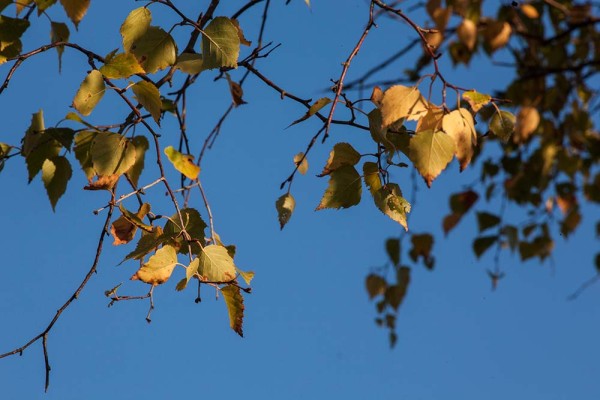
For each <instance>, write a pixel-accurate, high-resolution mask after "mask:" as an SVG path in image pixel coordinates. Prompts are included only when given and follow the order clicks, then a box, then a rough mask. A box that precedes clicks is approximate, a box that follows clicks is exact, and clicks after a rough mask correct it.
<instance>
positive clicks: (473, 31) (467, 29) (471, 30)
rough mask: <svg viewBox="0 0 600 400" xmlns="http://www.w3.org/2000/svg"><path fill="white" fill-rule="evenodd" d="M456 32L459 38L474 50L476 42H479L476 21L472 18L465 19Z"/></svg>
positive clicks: (468, 47)
mask: <svg viewBox="0 0 600 400" xmlns="http://www.w3.org/2000/svg"><path fill="white" fill-rule="evenodd" d="M456 33H457V35H458V40H460V42H461V43H462V44H464V45H465V47H466V48H467V49H469V50H473V49H474V48H475V44H476V43H477V25H475V22H473V21H471V20H470V19H467V18H465V19H463V21H462V22H461V24H460V25H459V26H458V28H457V29H456Z"/></svg>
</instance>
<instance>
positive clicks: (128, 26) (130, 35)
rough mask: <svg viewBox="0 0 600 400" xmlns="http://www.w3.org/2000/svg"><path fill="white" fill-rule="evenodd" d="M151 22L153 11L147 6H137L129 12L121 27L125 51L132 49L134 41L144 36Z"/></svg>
mask: <svg viewBox="0 0 600 400" xmlns="http://www.w3.org/2000/svg"><path fill="white" fill-rule="evenodd" d="M151 22H152V13H151V12H150V10H149V9H148V8H147V7H140V8H136V9H135V10H133V11H131V12H130V13H129V15H128V16H127V18H125V21H124V22H123V24H122V25H121V29H120V32H121V37H122V38H123V50H125V52H130V51H131V46H132V45H133V43H134V42H135V41H136V40H138V39H139V38H141V37H142V36H144V34H145V33H146V31H147V30H148V28H149V27H150V23H151Z"/></svg>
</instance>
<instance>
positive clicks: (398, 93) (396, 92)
mask: <svg viewBox="0 0 600 400" xmlns="http://www.w3.org/2000/svg"><path fill="white" fill-rule="evenodd" d="M380 109H381V117H382V128H387V127H388V126H390V125H392V124H393V123H394V122H396V121H398V120H399V119H402V118H406V119H408V120H409V121H410V120H418V119H419V118H421V117H422V116H423V115H424V114H425V113H427V109H428V107H427V100H425V98H424V97H423V96H422V95H421V92H419V89H418V88H417V87H407V86H402V85H396V86H392V87H390V88H389V89H387V90H386V91H385V92H384V93H383V99H382V100H381V108H380Z"/></svg>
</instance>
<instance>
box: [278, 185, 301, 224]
mask: <svg viewBox="0 0 600 400" xmlns="http://www.w3.org/2000/svg"><path fill="white" fill-rule="evenodd" d="M294 207H296V201H295V200H294V198H293V197H292V195H291V194H289V193H287V194H284V195H283V196H281V197H280V198H279V199H277V201H276V202H275V208H276V209H277V215H278V217H279V226H280V227H281V229H283V227H284V226H285V224H287V223H288V221H289V220H290V218H291V217H292V213H293V212H294Z"/></svg>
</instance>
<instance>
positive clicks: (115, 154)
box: [90, 132, 136, 175]
mask: <svg viewBox="0 0 600 400" xmlns="http://www.w3.org/2000/svg"><path fill="white" fill-rule="evenodd" d="M90 154H91V156H92V164H93V166H94V171H95V172H96V174H97V175H122V174H124V173H125V172H127V171H128V170H129V168H131V166H132V165H133V164H134V163H135V155H136V153H135V147H134V145H133V144H132V143H131V142H130V141H129V140H128V139H127V138H125V137H124V136H122V135H119V134H118V133H111V132H98V133H96V135H95V136H94V138H93V140H92V145H91V149H90Z"/></svg>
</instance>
